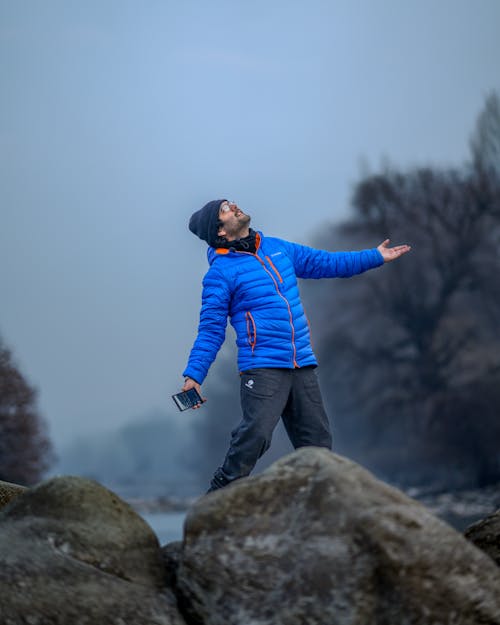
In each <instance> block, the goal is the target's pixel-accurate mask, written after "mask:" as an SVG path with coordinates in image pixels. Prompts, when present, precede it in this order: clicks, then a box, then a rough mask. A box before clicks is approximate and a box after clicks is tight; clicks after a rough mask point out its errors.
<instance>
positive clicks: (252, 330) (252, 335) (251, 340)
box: [245, 311, 257, 356]
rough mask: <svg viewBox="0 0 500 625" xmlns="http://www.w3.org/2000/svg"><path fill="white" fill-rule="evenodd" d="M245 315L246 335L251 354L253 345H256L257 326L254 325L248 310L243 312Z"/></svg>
mask: <svg viewBox="0 0 500 625" xmlns="http://www.w3.org/2000/svg"><path fill="white" fill-rule="evenodd" d="M245 317H246V320H247V335H248V344H249V345H250V347H251V348H252V356H253V351H254V349H255V346H256V345H257V327H256V325H255V320H254V318H253V315H252V313H251V312H250V311H247V312H246V313H245Z"/></svg>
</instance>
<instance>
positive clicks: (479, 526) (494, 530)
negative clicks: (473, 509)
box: [465, 510, 500, 592]
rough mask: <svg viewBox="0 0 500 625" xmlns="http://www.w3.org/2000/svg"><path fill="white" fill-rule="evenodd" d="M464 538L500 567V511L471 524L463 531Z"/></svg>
mask: <svg viewBox="0 0 500 625" xmlns="http://www.w3.org/2000/svg"><path fill="white" fill-rule="evenodd" d="M465 537H466V538H467V539H468V540H470V541H471V542H473V543H474V544H475V545H476V547H478V548H479V549H481V550H482V551H484V552H485V553H487V554H488V555H489V556H490V558H492V559H493V561H494V562H496V563H497V565H498V566H500V510H497V511H496V512H494V513H493V514H490V515H488V516H487V517H486V518H484V519H482V520H481V521H477V522H476V523H473V524H472V525H471V526H470V527H468V528H467V529H466V530H465ZM499 592H500V591H499Z"/></svg>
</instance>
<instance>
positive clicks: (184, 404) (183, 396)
mask: <svg viewBox="0 0 500 625" xmlns="http://www.w3.org/2000/svg"><path fill="white" fill-rule="evenodd" d="M172 399H173V400H174V402H175V403H176V405H177V408H179V410H187V409H188V408H192V407H193V406H197V405H198V404H202V403H203V399H202V397H201V395H200V394H199V393H198V391H197V390H196V389H195V388H190V389H189V391H183V392H182V393H177V394H176V395H172Z"/></svg>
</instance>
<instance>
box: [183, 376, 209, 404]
mask: <svg viewBox="0 0 500 625" xmlns="http://www.w3.org/2000/svg"><path fill="white" fill-rule="evenodd" d="M192 388H195V389H196V390H197V391H198V393H199V395H200V397H201V398H202V399H203V403H205V402H206V401H207V398H206V397H203V395H202V394H201V386H200V385H199V384H198V382H196V380H193V378H186V379H185V381H184V386H183V387H182V389H181V390H182V391H189V390H190V389H192ZM202 406H203V404H197V405H196V406H193V410H196V408H201V407H202Z"/></svg>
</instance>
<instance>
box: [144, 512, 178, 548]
mask: <svg viewBox="0 0 500 625" xmlns="http://www.w3.org/2000/svg"><path fill="white" fill-rule="evenodd" d="M141 516H142V518H143V519H144V520H145V521H146V523H148V524H149V525H150V526H151V527H152V528H153V530H154V532H155V534H156V535H157V536H158V540H159V541H160V545H161V546H162V547H163V545H166V544H167V543H171V542H173V541H175V540H182V528H183V525H184V519H185V517H186V513H185V512H144V513H142V514H141Z"/></svg>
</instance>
